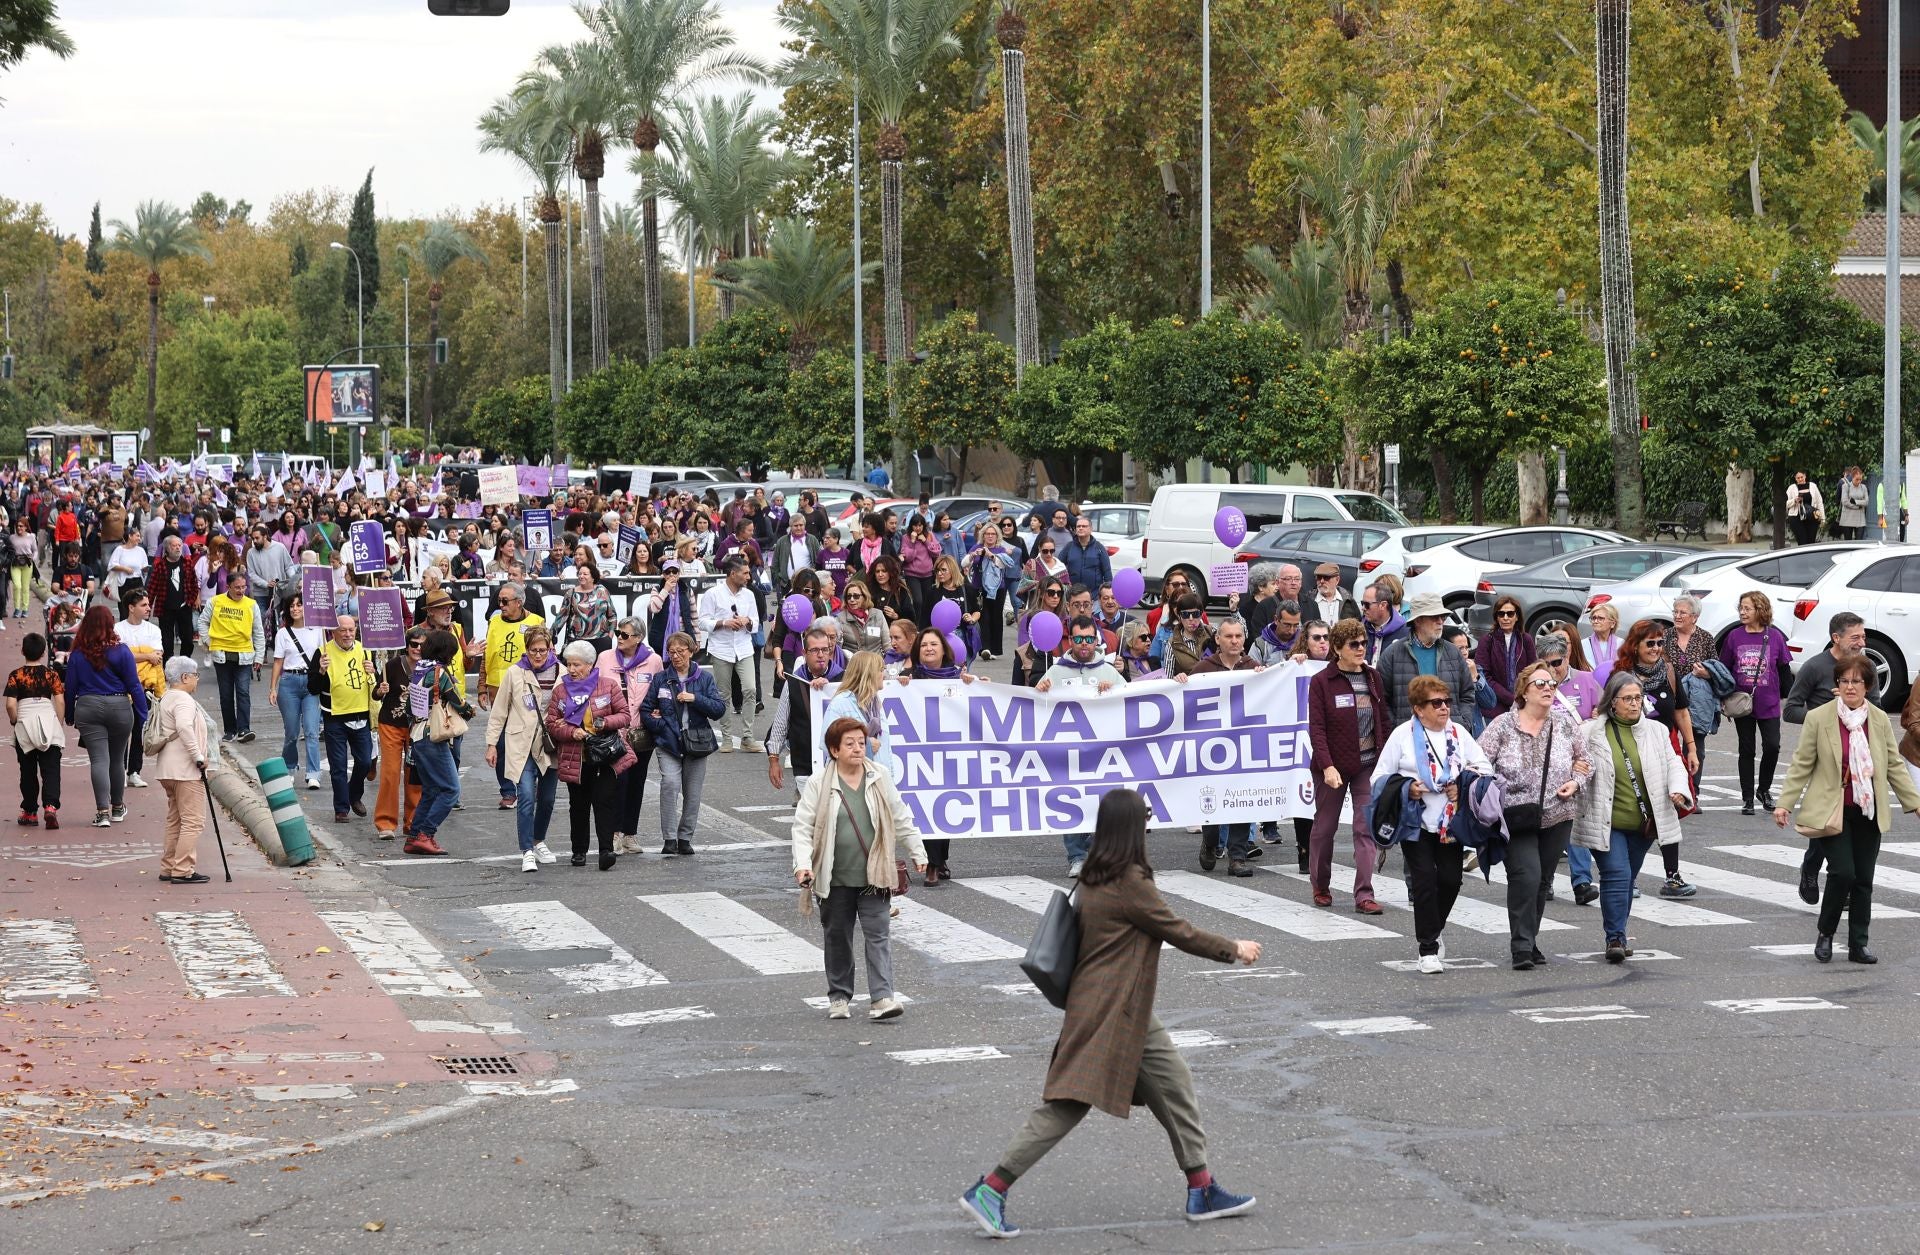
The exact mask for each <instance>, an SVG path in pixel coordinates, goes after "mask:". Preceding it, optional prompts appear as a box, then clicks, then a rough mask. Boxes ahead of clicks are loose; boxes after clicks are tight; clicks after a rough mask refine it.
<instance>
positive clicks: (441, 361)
mask: <svg viewBox="0 0 1920 1255" xmlns="http://www.w3.org/2000/svg"><path fill="white" fill-rule="evenodd" d="M433 364H434V365H435V366H445V365H446V364H447V338H446V337H445V336H441V337H440V338H439V339H437V340H435V341H434V342H433Z"/></svg>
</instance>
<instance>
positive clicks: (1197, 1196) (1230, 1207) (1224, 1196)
mask: <svg viewBox="0 0 1920 1255" xmlns="http://www.w3.org/2000/svg"><path fill="white" fill-rule="evenodd" d="M1254 1202H1255V1199H1254V1197H1253V1195H1251V1194H1235V1193H1232V1192H1231V1191H1229V1190H1226V1189H1223V1188H1221V1185H1220V1183H1219V1182H1218V1181H1215V1182H1214V1183H1213V1184H1212V1185H1209V1186H1207V1187H1206V1188H1205V1189H1200V1190H1188V1191H1187V1219H1188V1220H1218V1219H1220V1217H1222V1216H1238V1215H1239V1214H1240V1213H1242V1212H1247V1211H1252V1210H1253V1204H1254Z"/></svg>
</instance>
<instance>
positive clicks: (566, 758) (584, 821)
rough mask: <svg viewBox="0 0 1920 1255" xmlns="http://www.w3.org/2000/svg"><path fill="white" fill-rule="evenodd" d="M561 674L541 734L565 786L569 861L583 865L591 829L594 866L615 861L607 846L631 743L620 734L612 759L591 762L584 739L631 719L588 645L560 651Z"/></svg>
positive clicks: (621, 692) (619, 690)
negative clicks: (596, 843) (595, 842)
mask: <svg viewBox="0 0 1920 1255" xmlns="http://www.w3.org/2000/svg"><path fill="white" fill-rule="evenodd" d="M561 657H562V658H564V659H565V660H566V664H567V673H566V674H565V675H564V676H562V677H560V682H559V683H558V684H556V685H554V686H553V697H552V699H551V700H550V701H549V702H548V703H547V734H548V735H549V736H551V737H552V738H553V744H554V752H555V755H556V757H557V760H558V761H557V765H556V767H555V770H556V771H557V772H558V773H559V776H560V779H561V781H562V782H563V783H565V784H566V786H567V809H568V811H569V812H570V819H571V821H572V834H571V835H572V837H573V865H574V866H575V867H585V866H586V865H587V846H588V844H589V841H590V838H591V836H592V833H590V832H589V831H588V823H589V820H591V823H592V827H593V831H594V832H597V833H598V834H599V836H600V870H601V871H607V870H609V869H610V868H612V866H613V865H614V863H616V862H618V861H619V855H618V854H616V853H614V849H613V830H614V814H613V808H614V797H615V795H616V794H617V793H618V791H619V788H620V781H619V777H620V775H621V774H622V773H623V772H627V771H630V770H632V769H633V768H634V767H635V766H636V765H637V760H636V759H635V758H634V754H633V747H632V746H630V745H628V744H627V742H626V739H625V738H624V737H622V738H620V756H619V757H618V758H616V759H615V760H614V761H613V762H612V763H602V762H595V761H594V760H592V759H590V758H589V757H588V756H587V753H586V742H587V738H588V737H590V736H593V735H594V734H595V733H600V732H619V731H621V730H622V729H624V728H626V727H627V725H628V724H629V723H631V722H632V720H633V712H632V711H631V710H629V709H628V707H627V696H626V692H625V688H624V686H623V685H622V684H621V683H620V681H618V680H615V679H613V678H612V677H611V676H607V675H603V674H601V673H600V672H599V671H597V670H596V669H595V664H596V663H597V662H598V661H599V660H598V658H597V657H596V656H595V655H594V652H593V646H591V645H589V644H587V643H586V642H585V641H574V642H573V643H572V644H570V645H568V646H567V648H566V650H565V651H564V652H563V653H562V654H561Z"/></svg>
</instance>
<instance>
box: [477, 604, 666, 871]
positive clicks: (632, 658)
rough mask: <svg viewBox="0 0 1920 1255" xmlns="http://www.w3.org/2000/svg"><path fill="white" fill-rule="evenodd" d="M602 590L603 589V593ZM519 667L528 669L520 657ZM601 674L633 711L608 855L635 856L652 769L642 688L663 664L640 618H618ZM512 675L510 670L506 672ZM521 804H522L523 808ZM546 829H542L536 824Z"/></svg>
mask: <svg viewBox="0 0 1920 1255" xmlns="http://www.w3.org/2000/svg"><path fill="white" fill-rule="evenodd" d="M602 591H605V590H604V589H603V590H602ZM540 630H541V629H539V628H531V629H529V630H528V633H527V651H528V654H529V656H531V654H532V651H533V634H534V633H535V632H538V631H540ZM520 665H521V666H523V667H524V666H526V665H527V660H526V659H525V658H523V659H521V660H520ZM595 665H596V667H597V668H598V670H599V672H600V674H601V675H602V676H605V677H606V678H608V679H610V680H612V681H613V682H614V683H616V684H618V685H619V686H620V690H621V692H622V693H623V694H625V695H626V700H627V709H628V710H630V711H632V712H633V722H632V723H630V724H628V725H627V733H626V739H627V744H628V745H630V746H632V747H633V753H634V758H635V762H634V765H633V767H632V768H631V769H629V770H627V771H623V772H621V773H620V774H619V775H618V776H617V777H615V783H614V803H613V852H614V853H615V854H638V853H640V806H641V804H642V803H643V802H645V801H646V798H647V771H648V769H649V768H650V767H652V765H653V735H652V734H651V733H649V732H648V731H647V730H646V725H644V724H643V723H642V722H641V721H640V704H641V703H642V702H644V701H645V700H646V697H647V688H648V686H649V685H650V684H652V683H653V677H654V676H656V675H658V674H659V673H660V668H661V666H662V663H661V661H660V655H659V654H656V653H655V652H653V650H652V649H650V648H648V646H647V639H646V629H645V628H643V627H642V626H641V624H640V620H639V619H636V618H634V617H633V616H631V615H629V616H628V617H626V618H624V619H622V620H620V622H619V623H618V624H617V625H616V626H615V628H614V644H613V648H612V649H607V650H602V651H601V653H600V659H599V661H598V662H597V663H596V664H595ZM511 673H512V671H511V669H509V674H511ZM520 796H521V797H522V798H523V799H524V798H525V797H526V791H525V789H524V788H522V790H521V793H520ZM524 806H525V803H524V801H523V802H522V807H523V808H524ZM522 813H523V814H524V813H525V812H524V809H523V811H522ZM541 830H542V831H545V825H544V824H542V825H541Z"/></svg>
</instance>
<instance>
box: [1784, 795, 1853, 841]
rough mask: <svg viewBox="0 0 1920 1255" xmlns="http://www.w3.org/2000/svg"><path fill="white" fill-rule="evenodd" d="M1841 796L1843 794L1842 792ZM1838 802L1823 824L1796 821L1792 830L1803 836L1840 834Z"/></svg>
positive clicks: (1834, 835)
mask: <svg viewBox="0 0 1920 1255" xmlns="http://www.w3.org/2000/svg"><path fill="white" fill-rule="evenodd" d="M1842 796H1845V794H1844V792H1843V793H1842ZM1840 813H1841V812H1840V804H1839V803H1838V802H1836V803H1834V806H1833V815H1832V816H1831V817H1830V818H1828V820H1827V822H1826V823H1824V824H1801V823H1796V824H1795V825H1794V826H1793V830H1794V831H1795V832H1797V833H1799V834H1800V835H1801V836H1803V837H1836V836H1839V835H1840Z"/></svg>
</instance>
